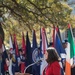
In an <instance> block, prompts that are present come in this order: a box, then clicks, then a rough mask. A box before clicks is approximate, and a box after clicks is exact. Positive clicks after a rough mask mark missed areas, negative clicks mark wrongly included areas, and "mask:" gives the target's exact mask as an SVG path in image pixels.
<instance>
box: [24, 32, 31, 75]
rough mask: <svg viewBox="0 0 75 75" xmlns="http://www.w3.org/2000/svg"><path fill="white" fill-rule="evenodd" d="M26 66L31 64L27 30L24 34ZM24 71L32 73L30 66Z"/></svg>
mask: <svg viewBox="0 0 75 75" xmlns="http://www.w3.org/2000/svg"><path fill="white" fill-rule="evenodd" d="M25 63H26V67H27V66H29V65H30V64H32V50H31V43H30V40H29V37H28V32H27V34H26V62H25ZM26 73H30V74H32V66H31V67H29V68H27V70H26Z"/></svg>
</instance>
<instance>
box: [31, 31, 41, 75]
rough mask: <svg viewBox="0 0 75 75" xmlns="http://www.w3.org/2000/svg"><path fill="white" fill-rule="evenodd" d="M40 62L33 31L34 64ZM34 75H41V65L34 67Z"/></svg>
mask: <svg viewBox="0 0 75 75" xmlns="http://www.w3.org/2000/svg"><path fill="white" fill-rule="evenodd" d="M38 60H39V57H38V47H37V41H36V35H35V31H34V30H33V40H32V63H34V62H36V61H38ZM32 72H33V75H40V64H35V65H33V66H32Z"/></svg>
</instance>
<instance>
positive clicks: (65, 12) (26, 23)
mask: <svg viewBox="0 0 75 75" xmlns="http://www.w3.org/2000/svg"><path fill="white" fill-rule="evenodd" d="M0 10H2V12H3V15H4V14H6V13H8V14H9V15H8V16H7V17H5V16H3V18H4V25H3V27H4V29H5V31H9V32H8V33H15V32H16V33H19V34H21V32H22V31H29V32H30V33H31V31H32V29H35V28H36V31H38V29H39V28H40V27H41V26H44V27H50V26H52V25H56V26H57V25H58V26H60V27H64V28H65V26H67V24H68V22H70V21H71V20H72V18H71V17H70V14H71V11H72V9H71V8H70V7H69V6H68V5H67V4H65V3H63V2H60V0H1V2H0ZM71 22H72V21H71Z"/></svg>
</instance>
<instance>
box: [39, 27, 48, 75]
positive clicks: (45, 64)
mask: <svg viewBox="0 0 75 75" xmlns="http://www.w3.org/2000/svg"><path fill="white" fill-rule="evenodd" d="M41 37H42V43H41V44H40V45H41V46H40V48H42V49H41V50H42V54H43V58H44V54H45V51H46V49H47V47H48V42H47V37H46V31H45V28H42V29H41ZM47 65H48V64H47V62H46V60H45V59H44V60H43V61H42V62H41V65H40V75H42V74H43V71H44V69H45V68H46V66H47Z"/></svg>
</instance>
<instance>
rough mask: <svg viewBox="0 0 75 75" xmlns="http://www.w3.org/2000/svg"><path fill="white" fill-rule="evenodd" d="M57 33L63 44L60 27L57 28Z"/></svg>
mask: <svg viewBox="0 0 75 75" xmlns="http://www.w3.org/2000/svg"><path fill="white" fill-rule="evenodd" d="M56 31H57V33H58V36H59V38H60V41H61V43H62V39H61V35H60V30H59V27H58V26H57V27H56Z"/></svg>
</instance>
